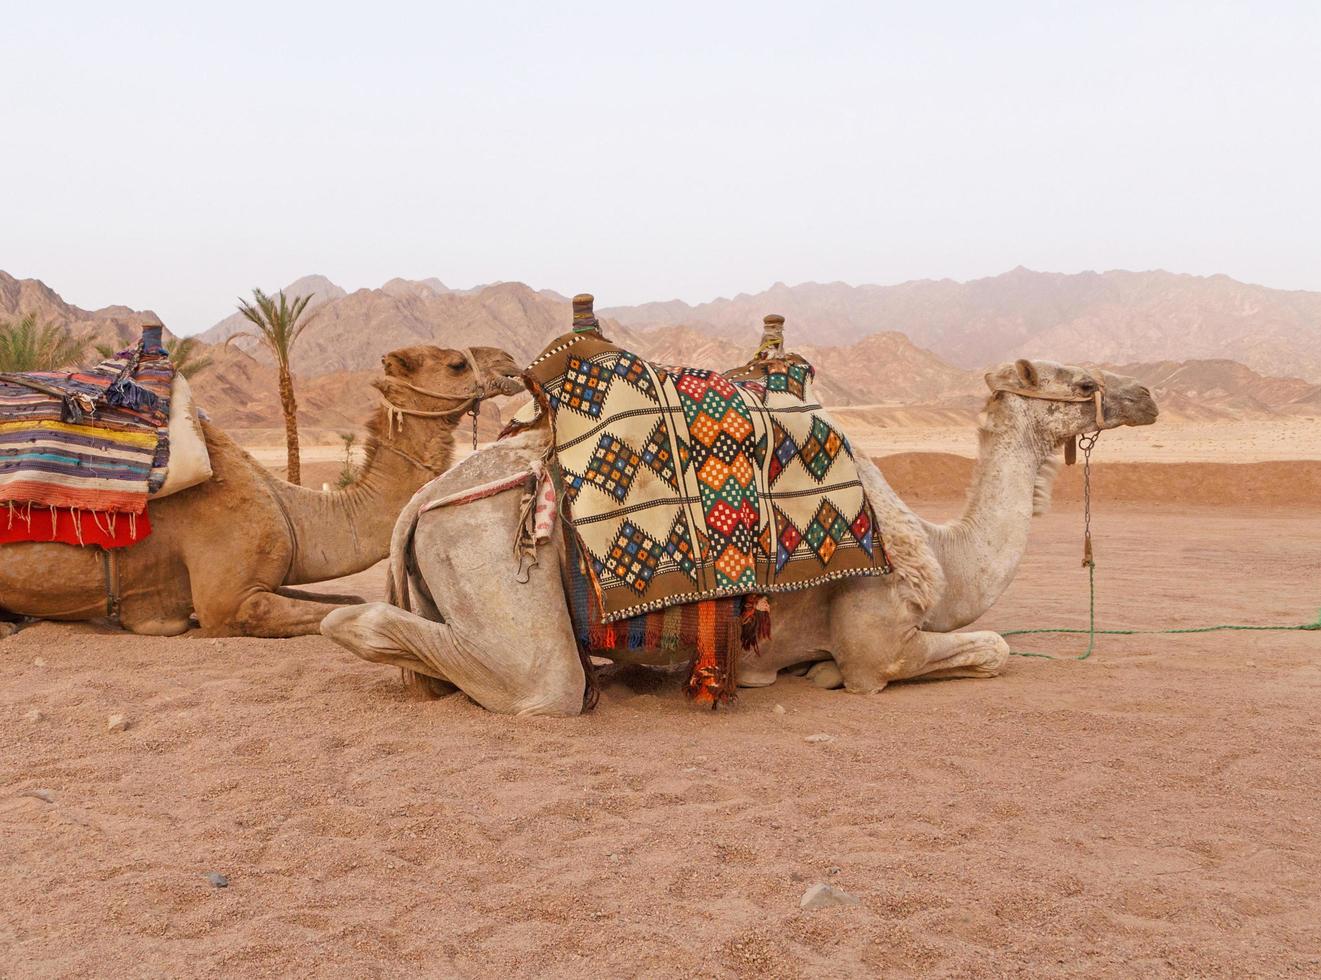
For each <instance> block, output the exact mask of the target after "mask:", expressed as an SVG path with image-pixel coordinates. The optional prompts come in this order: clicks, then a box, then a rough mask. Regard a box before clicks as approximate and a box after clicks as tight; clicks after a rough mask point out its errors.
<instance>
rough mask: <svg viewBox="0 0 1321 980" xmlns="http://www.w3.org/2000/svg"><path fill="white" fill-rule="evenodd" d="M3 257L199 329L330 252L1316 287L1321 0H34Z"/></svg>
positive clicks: (430, 270)
mask: <svg viewBox="0 0 1321 980" xmlns="http://www.w3.org/2000/svg"><path fill="white" fill-rule="evenodd" d="M0 24H2V25H3V27H2V29H0V127H2V129H0V132H3V136H0V269H4V270H6V271H8V272H10V273H13V274H15V275H18V276H21V277H28V276H31V277H37V278H40V279H43V280H45V281H46V282H47V283H48V284H49V285H51V286H52V287H54V288H55V289H56V290H58V291H59V292H60V293H61V294H62V295H63V296H64V297H65V299H67V300H69V301H70V302H73V303H77V304H78V305H80V306H85V307H97V306H101V305H104V304H108V303H124V304H127V305H130V306H133V307H136V308H151V309H154V310H156V312H157V313H159V314H161V316H162V317H163V318H164V319H165V322H166V323H167V324H168V325H169V326H170V327H172V328H173V329H175V330H178V331H181V332H192V331H194V330H198V329H201V328H204V327H206V326H209V325H210V324H211V323H213V322H214V321H216V320H217V319H219V318H220V317H222V316H224V315H226V314H227V313H229V312H231V311H232V309H233V304H234V297H235V296H236V295H238V294H239V293H243V292H246V291H247V290H249V289H250V288H251V287H252V286H254V285H262V286H267V287H276V286H280V285H283V284H284V283H286V282H288V281H290V280H292V279H294V278H296V277H297V276H299V275H302V274H305V273H310V272H320V273H323V274H325V275H328V276H329V277H330V278H332V279H334V280H335V281H336V282H338V283H339V284H340V285H342V286H344V287H346V288H348V289H354V288H358V287H361V286H376V285H380V284H381V283H382V282H383V281H385V280H386V279H388V278H390V277H392V276H404V277H407V278H422V277H426V276H439V277H440V278H441V279H443V280H444V281H445V282H446V283H448V284H450V285H456V286H469V285H473V284H475V283H479V282H487V281H492V280H497V279H520V280H523V281H525V282H528V283H530V284H531V285H533V286H535V287H538V288H543V287H544V288H553V289H557V290H559V291H561V292H564V293H572V292H574V291H576V290H581V289H589V290H592V291H593V292H595V293H596V294H597V296H598V298H599V301H600V302H601V303H602V304H617V303H632V302H640V301H644V300H648V299H666V298H671V297H676V296H677V297H680V298H683V299H687V300H689V301H694V302H695V301H701V300H706V299H710V298H712V297H714V296H716V295H730V294H733V293H736V292H741V291H749V292H751V291H756V290H760V289H763V288H765V287H766V286H768V285H769V284H771V283H772V282H774V281H776V280H785V281H788V282H800V281H804V280H811V279H815V280H822V281H825V280H836V279H842V280H845V281H848V282H854V283H859V282H881V283H888V282H897V281H901V280H905V279H912V278H924V277H933V278H939V277H947V276H948V277H952V278H956V279H967V278H974V277H977V276H984V275H993V274H996V273H999V272H1003V271H1005V270H1007V269H1009V268H1011V267H1013V266H1015V265H1018V264H1023V265H1027V266H1029V267H1031V268H1035V269H1047V270H1056V271H1066V272H1073V271H1078V270H1081V269H1098V270H1099V269H1109V268H1131V269H1146V268H1154V267H1163V268H1167V269H1171V270H1175V271H1181V272H1195V273H1212V272H1225V273H1228V274H1230V275H1232V276H1235V277H1237V278H1241V279H1246V280H1250V281H1256V282H1262V283H1266V284H1268V285H1273V286H1282V287H1295V288H1310V289H1321V190H1319V189H1318V188H1319V186H1321V124H1319V122H1318V121H1319V120H1321V57H1319V56H1318V51H1319V50H1321V4H1318V3H1316V2H1307V3H1270V2H1260V0H1258V2H1251V3H1248V2H1242V3H1215V2H1212V0H1200V2H1191V3H1160V2H1146V3H1132V4H1129V3H1121V2H1110V3H1104V4H1082V3H1064V2H1061V3H1010V2H999V3H948V4H938V3H924V4H917V3H903V4H899V3H894V4H890V3H878V2H868V3H856V4H855V3H823V2H819V0H817V2H810V3H805V2H801V0H800V2H797V3H773V2H764V0H763V2H756V3H739V4H732V3H728V4H727V3H718V2H711V0H706V2H702V3H691V4H690V3H674V2H665V3H650V4H645V5H642V4H632V3H627V2H618V0H616V2H614V3H600V4H579V3H572V4H571V3H553V2H551V3H546V2H542V3H499V2H491V0H487V2H480V0H474V2H468V3H462V4H450V3H391V2H384V0H375V2H372V3H361V2H359V3H353V4H339V3H327V2H321V3H315V4H311V3H309V4H298V5H294V4H279V3H246V2H233V0H231V2H226V3H218V4H209V5H207V6H206V7H205V8H203V7H202V6H201V5H198V4H184V3H179V2H178V0H174V2H169V3H134V2H121V3H117V4H106V3H103V2H97V3H80V2H59V0H51V2H47V3H35V2H28V3H18V2H13V3H9V4H6V5H5V7H4V11H3V16H2V17H0Z"/></svg>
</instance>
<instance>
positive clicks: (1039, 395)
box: [991, 372, 1105, 466]
mask: <svg viewBox="0 0 1321 980" xmlns="http://www.w3.org/2000/svg"><path fill="white" fill-rule="evenodd" d="M1087 376H1088V377H1089V378H1091V379H1092V380H1093V381H1094V382H1096V390H1095V391H1094V392H1092V393H1091V394H1090V395H1048V394H1046V393H1045V392H1041V391H1033V390H1032V389H1031V388H1016V387H1013V386H1012V385H1000V386H998V387H995V388H992V389H991V394H993V395H998V394H999V393H1000V392H1002V391H1004V392H1008V393H1009V394H1011V395H1018V396H1019V397H1020V398H1035V399H1037V401H1043V402H1065V403H1067V404H1072V405H1081V404H1082V403H1083V402H1090V401H1094V402H1095V403H1096V434H1095V435H1092V436H1088V437H1087V438H1089V439H1090V440H1091V444H1092V445H1095V444H1096V439H1097V436H1100V434H1101V430H1102V429H1104V428H1105V409H1104V408H1103V407H1102V402H1101V399H1102V398H1104V397H1105V382H1104V381H1102V380H1101V379H1100V378H1098V377H1097V376H1096V375H1094V374H1092V373H1090V372H1088V375H1087ZM1087 448H1088V451H1089V452H1090V449H1091V446H1088V447H1087ZM1077 459H1078V445H1077V442H1076V440H1075V439H1070V440H1069V441H1068V442H1066V443H1065V444H1064V462H1065V464H1066V465H1068V466H1072V465H1073V464H1074V463H1075V462H1076V461H1077Z"/></svg>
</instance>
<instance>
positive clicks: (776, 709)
mask: <svg viewBox="0 0 1321 980" xmlns="http://www.w3.org/2000/svg"><path fill="white" fill-rule="evenodd" d="M771 710H772V711H774V712H775V713H776V714H777V715H782V714H784V705H782V704H777V705H776V706H775V707H774V708H772V709H771Z"/></svg>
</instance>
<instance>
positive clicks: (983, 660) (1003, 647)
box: [920, 631, 1009, 681]
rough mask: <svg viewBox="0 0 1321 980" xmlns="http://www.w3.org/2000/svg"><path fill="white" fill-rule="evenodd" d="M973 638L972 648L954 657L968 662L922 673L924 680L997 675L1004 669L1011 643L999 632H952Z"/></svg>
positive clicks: (959, 652)
mask: <svg viewBox="0 0 1321 980" xmlns="http://www.w3.org/2000/svg"><path fill="white" fill-rule="evenodd" d="M950 635H953V636H960V637H965V638H969V639H971V640H972V645H971V649H964V650H960V651H958V653H957V654H956V655H955V657H953V658H949V659H956V660H963V661H966V662H963V663H956V664H953V665H951V666H949V667H937V668H936V669H934V670H929V671H927V672H925V673H923V674H921V675H920V676H921V678H922V680H933V681H935V680H949V679H951V678H955V677H996V676H998V675H999V674H1000V672H1001V671H1003V670H1004V666H1005V663H1006V662H1007V661H1008V660H1009V644H1008V643H1007V642H1005V638H1004V637H1003V636H1001V635H1000V634H999V633H991V632H988V631H981V632H977V633H956V634H950Z"/></svg>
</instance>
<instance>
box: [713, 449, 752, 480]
mask: <svg viewBox="0 0 1321 980" xmlns="http://www.w3.org/2000/svg"><path fill="white" fill-rule="evenodd" d="M711 458H712V459H715V457H714V456H712V457H711ZM729 470H730V472H731V473H733V474H734V479H736V480H738V482H739V486H741V487H746V486H747V485H748V484H749V483H751V482H752V476H753V473H752V464H751V463H749V462H748V457H747V456H746V455H744V454H743V453H739V454H738V455H737V456H735V457H734V463H733V465H731V466H730V467H729Z"/></svg>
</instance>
